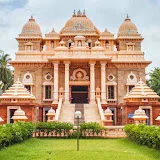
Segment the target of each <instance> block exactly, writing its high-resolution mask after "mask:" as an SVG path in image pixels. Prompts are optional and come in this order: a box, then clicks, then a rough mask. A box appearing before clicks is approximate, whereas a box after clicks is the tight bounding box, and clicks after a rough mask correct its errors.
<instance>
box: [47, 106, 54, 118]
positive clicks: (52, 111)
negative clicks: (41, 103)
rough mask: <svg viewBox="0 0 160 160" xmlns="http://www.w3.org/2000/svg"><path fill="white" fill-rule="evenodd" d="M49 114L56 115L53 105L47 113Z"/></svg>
mask: <svg viewBox="0 0 160 160" xmlns="http://www.w3.org/2000/svg"><path fill="white" fill-rule="evenodd" d="M46 115H47V116H48V115H49V116H52V115H55V110H53V108H52V107H51V109H50V110H49V111H48V113H47V114H46Z"/></svg>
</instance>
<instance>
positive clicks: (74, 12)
mask: <svg viewBox="0 0 160 160" xmlns="http://www.w3.org/2000/svg"><path fill="white" fill-rule="evenodd" d="M72 17H76V10H75V9H74V11H73V16H72Z"/></svg>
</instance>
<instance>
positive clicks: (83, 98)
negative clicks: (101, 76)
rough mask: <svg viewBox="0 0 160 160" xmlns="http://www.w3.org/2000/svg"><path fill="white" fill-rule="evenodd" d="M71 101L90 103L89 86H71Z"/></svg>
mask: <svg viewBox="0 0 160 160" xmlns="http://www.w3.org/2000/svg"><path fill="white" fill-rule="evenodd" d="M71 103H81V104H83V103H88V86H71Z"/></svg>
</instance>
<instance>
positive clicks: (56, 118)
mask: <svg viewBox="0 0 160 160" xmlns="http://www.w3.org/2000/svg"><path fill="white" fill-rule="evenodd" d="M61 108H62V98H59V102H58V107H57V109H56V115H55V120H56V121H58V120H59V115H60V112H61Z"/></svg>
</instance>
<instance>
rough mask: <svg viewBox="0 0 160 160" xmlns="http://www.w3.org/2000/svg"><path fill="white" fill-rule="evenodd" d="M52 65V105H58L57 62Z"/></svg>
mask: <svg viewBox="0 0 160 160" xmlns="http://www.w3.org/2000/svg"><path fill="white" fill-rule="evenodd" d="M53 64H54V92H53V99H54V101H53V103H54V104H57V103H58V64H59V62H58V61H55V62H53Z"/></svg>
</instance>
